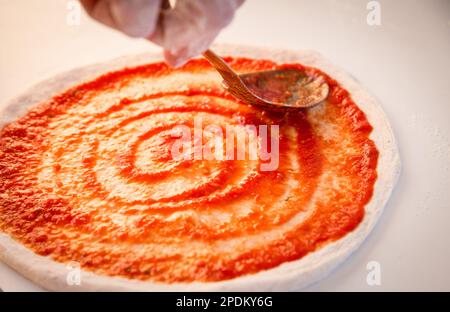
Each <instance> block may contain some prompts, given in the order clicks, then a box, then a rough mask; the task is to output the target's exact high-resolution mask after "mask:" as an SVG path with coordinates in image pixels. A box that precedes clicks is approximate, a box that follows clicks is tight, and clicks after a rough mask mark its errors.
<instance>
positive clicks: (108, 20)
mask: <svg viewBox="0 0 450 312" xmlns="http://www.w3.org/2000/svg"><path fill="white" fill-rule="evenodd" d="M80 1H81V3H82V4H83V6H84V8H85V9H86V11H87V12H88V14H89V15H90V16H91V17H93V18H94V19H96V20H98V21H100V22H102V23H103V24H105V25H107V26H110V27H112V28H115V29H117V30H120V31H122V32H123V33H125V34H127V35H129V36H132V37H143V38H147V39H149V40H150V41H152V42H154V43H156V44H158V45H160V46H161V47H163V48H164V57H165V58H166V60H167V62H168V63H169V64H170V65H172V66H180V65H182V64H184V63H185V62H186V61H187V60H189V59H190V58H192V57H195V56H197V55H199V54H201V53H202V52H203V51H205V50H206V49H208V47H209V46H210V45H211V43H212V42H213V41H214V39H215V38H216V37H217V35H218V34H219V33H220V31H221V30H222V29H223V28H224V27H226V26H227V25H228V24H229V23H230V22H231V20H232V19H233V16H234V12H235V11H236V10H237V9H238V8H239V6H240V5H241V4H242V3H243V2H244V0H178V1H177V2H176V5H175V7H174V8H172V9H166V10H164V9H162V5H161V4H162V0H127V1H124V0H80Z"/></svg>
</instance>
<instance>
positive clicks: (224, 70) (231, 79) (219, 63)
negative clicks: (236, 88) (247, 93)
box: [203, 50, 243, 86]
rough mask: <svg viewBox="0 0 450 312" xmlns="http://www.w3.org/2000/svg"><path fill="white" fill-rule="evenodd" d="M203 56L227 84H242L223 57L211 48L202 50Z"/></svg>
mask: <svg viewBox="0 0 450 312" xmlns="http://www.w3.org/2000/svg"><path fill="white" fill-rule="evenodd" d="M203 56H204V57H205V58H206V59H207V60H208V61H209V62H210V63H211V65H213V66H214V68H215V69H216V70H217V71H218V72H219V74H220V75H221V76H222V78H223V79H224V80H225V82H226V83H227V84H228V85H229V86H232V85H242V84H243V83H242V81H241V78H239V76H238V75H237V74H236V72H235V71H234V70H233V69H232V68H231V67H230V65H228V64H227V62H225V61H224V60H223V58H221V57H220V56H218V55H217V54H216V53H214V52H213V51H211V50H206V51H205V52H203Z"/></svg>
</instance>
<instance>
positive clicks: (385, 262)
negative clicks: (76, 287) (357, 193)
mask: <svg viewBox="0 0 450 312" xmlns="http://www.w3.org/2000/svg"><path fill="white" fill-rule="evenodd" d="M68 2H70V0H15V1H9V0H0V40H1V48H0V94H1V101H0V105H3V104H5V103H6V102H7V101H8V100H9V99H11V98H13V97H15V96H17V95H18V94H20V93H21V92H22V91H24V90H25V89H26V88H28V87H30V86H31V85H33V84H35V83H37V82H38V81H40V80H43V79H45V78H48V77H51V76H53V75H55V74H57V73H59V72H61V71H65V70H69V69H72V68H74V67H78V66H82V65H87V64H90V63H95V62H101V61H105V60H109V59H111V58H115V57H118V56H121V55H125V54H133V53H139V52H144V51H149V50H154V51H155V50H157V49H158V48H157V47H156V46H154V45H151V44H149V43H147V42H146V41H144V40H137V39H130V38H127V37H125V36H123V35H121V34H119V33H116V32H114V31H112V30H109V29H107V28H106V27H104V26H101V25H99V24H97V23H95V22H93V21H91V20H89V19H88V18H87V17H86V16H85V15H83V16H82V18H81V24H80V25H77V26H69V25H67V23H66V17H67V13H68V12H69V11H68V9H67V3H68ZM368 2H369V1H366V0H352V1H350V0H340V1H336V0H304V1H300V0H291V1H289V0H247V2H246V3H245V4H244V6H243V7H242V8H241V9H240V10H239V12H238V14H237V16H236V18H235V20H234V22H233V24H232V25H231V26H230V27H229V28H227V29H226V30H225V31H224V32H223V33H222V34H221V35H220V37H219V38H218V39H217V42H226V43H240V44H253V45H262V46H273V47H282V48H288V49H289V48H291V49H314V50H317V51H319V52H321V53H322V54H323V55H324V56H325V57H327V58H328V59H330V60H331V61H332V62H334V63H335V64H336V65H338V66H340V67H342V68H344V69H345V70H347V71H348V72H349V73H350V74H352V75H353V76H354V77H356V78H357V79H358V80H359V81H360V82H361V83H362V84H363V85H365V86H366V87H367V89H369V90H370V91H371V93H372V94H373V95H375V96H376V97H377V98H378V99H379V101H380V102H381V104H382V105H383V107H384V109H385V111H386V113H387V115H388V117H389V119H390V121H391V123H392V126H393V128H394V131H395V133H396V136H397V140H398V144H399V147H400V154H401V159H402V163H403V170H402V175H401V177H400V180H399V183H398V185H397V187H396V189H395V190H394V193H393V195H392V197H391V199H390V201H389V203H388V205H387V207H386V210H385V212H384V214H383V216H382V217H381V219H380V221H379V223H378V225H377V227H376V228H375V230H374V232H373V233H372V234H371V235H370V237H369V238H368V239H367V241H366V242H365V243H364V244H363V246H362V247H361V248H360V249H359V250H358V251H357V252H356V253H355V254H353V255H352V256H351V257H350V258H349V259H348V260H347V261H346V262H345V263H344V264H343V265H341V266H340V267H339V268H338V269H337V270H335V271H334V273H332V274H331V275H330V276H329V277H328V278H326V279H324V280H322V281H321V282H319V283H317V284H315V285H313V286H312V287H310V288H309V289H310V290H326V291H346V290H356V291H380V290H386V291H392V290H402V291H409V290H425V291H428V290H446V291H450V242H449V239H450V225H449V224H450V78H449V75H450V1H448V0H401V1H400V0H395V1H393V0H391V1H389V0H386V1H378V2H379V3H380V4H381V25H380V26H369V25H368V24H367V22H366V16H367V13H368V10H367V9H366V5H367V3H368ZM372 260H375V261H378V262H379V263H380V266H381V285H380V286H369V285H367V283H366V275H367V273H368V271H367V269H366V265H367V263H368V262H369V261H372ZM0 287H1V288H2V289H3V290H6V291H8V290H38V289H39V287H37V286H36V285H33V284H32V283H31V282H28V281H26V280H25V279H23V278H22V277H20V276H18V274H17V273H15V272H14V271H12V270H11V269H9V268H8V267H6V266H5V265H4V264H1V263H0Z"/></svg>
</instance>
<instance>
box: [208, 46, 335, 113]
mask: <svg viewBox="0 0 450 312" xmlns="http://www.w3.org/2000/svg"><path fill="white" fill-rule="evenodd" d="M203 56H204V57H205V58H206V59H207V60H208V61H209V62H210V63H211V65H212V66H214V68H215V69H216V70H217V71H218V72H219V74H220V75H221V76H222V78H223V82H222V84H223V85H224V87H225V89H227V91H228V92H230V93H231V94H232V95H234V96H235V97H236V98H238V99H240V100H242V101H244V102H246V103H249V104H252V105H256V106H260V107H264V108H265V109H269V110H277V111H280V110H286V109H299V108H307V107H311V106H314V105H317V104H319V103H320V102H322V101H323V100H325V98H326V97H327V96H328V91H329V88H328V84H327V83H326V82H325V80H324V79H323V78H322V77H320V76H314V75H313V74H309V73H307V72H305V71H302V70H297V69H281V70H268V71H260V72H254V73H248V74H242V75H239V74H237V73H236V72H235V71H234V70H233V69H232V68H231V67H230V66H229V65H228V64H227V63H226V62H225V61H224V60H223V59H222V58H221V57H220V56H218V55H217V54H215V53H214V52H213V51H211V50H206V51H205V52H204V53H203Z"/></svg>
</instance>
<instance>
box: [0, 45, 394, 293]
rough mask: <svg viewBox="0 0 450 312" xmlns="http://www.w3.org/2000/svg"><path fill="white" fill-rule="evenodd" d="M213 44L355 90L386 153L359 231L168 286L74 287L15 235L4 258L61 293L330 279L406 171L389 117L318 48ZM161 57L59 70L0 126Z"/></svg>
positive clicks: (113, 283)
mask: <svg viewBox="0 0 450 312" xmlns="http://www.w3.org/2000/svg"><path fill="white" fill-rule="evenodd" d="M213 49H214V50H215V51H216V52H217V53H219V54H222V55H230V56H237V57H239V56H246V57H250V58H255V59H258V58H265V59H270V60H273V61H275V62H278V63H295V62H298V63H301V64H304V65H307V66H312V67H316V68H318V69H320V70H322V71H324V72H325V73H327V74H328V75H329V76H331V77H332V78H334V79H335V80H337V81H338V82H339V83H340V84H341V86H342V87H343V88H345V89H346V90H347V91H349V93H350V94H351V97H352V99H353V100H354V102H355V103H356V104H357V105H358V107H359V108H360V109H361V110H362V111H363V112H364V113H365V114H366V116H367V119H368V121H369V123H370V124H371V125H372V126H373V131H372V133H371V135H370V139H372V140H373V141H374V142H375V145H376V147H377V149H378V151H379V152H380V154H379V159H378V164H377V173H378V178H377V180H376V182H375V186H374V193H373V197H372V199H371V200H370V202H369V203H368V204H367V205H366V206H365V216H364V219H363V220H362V222H361V223H360V224H359V225H358V226H357V228H356V229H355V230H353V231H352V232H350V233H348V234H347V235H345V236H344V237H342V238H341V239H339V240H337V241H334V242H332V243H329V244H328V245H326V246H325V247H323V248H320V249H319V250H317V251H315V252H311V253H309V254H308V255H306V256H304V257H302V258H301V259H299V260H295V261H291V262H285V263H283V264H281V265H280V266H278V267H275V268H272V269H269V270H265V271H261V272H258V273H255V274H251V275H245V276H241V277H237V278H234V279H231V280H226V281H220V282H207V283H206V282H192V283H173V284H163V283H157V282H152V281H138V280H129V279H125V278H118V277H109V276H101V275H98V274H95V273H92V272H87V271H83V270H81V284H80V285H69V283H67V276H68V273H69V272H70V267H67V265H66V264H62V263H58V262H55V261H53V260H52V259H50V258H48V257H44V256H39V255H37V254H35V253H34V252H33V251H31V250H30V249H28V248H26V247H25V246H23V245H22V244H21V243H19V242H16V241H15V240H14V239H12V238H11V237H10V236H8V235H6V234H4V233H0V260H1V261H3V262H5V263H6V264H7V265H9V266H11V267H12V268H13V269H15V270H16V271H18V272H19V273H21V274H22V275H24V276H25V277H26V278H28V279H30V280H31V281H33V282H35V283H36V284H38V285H41V286H42V287H44V288H46V289H48V290H57V291H229V290H232V291H290V290H300V289H301V288H303V287H305V286H307V285H310V284H311V283H313V282H316V281H318V280H319V279H321V278H323V277H325V276H326V275H327V274H328V273H330V271H332V270H333V269H334V268H335V267H336V266H338V265H339V264H340V263H341V262H343V261H344V260H345V259H346V258H347V257H348V256H349V255H350V254H351V253H352V252H353V251H355V250H356V249H357V248H358V247H359V246H360V245H361V243H362V242H363V241H364V240H365V239H366V237H367V236H368V235H369V233H370V232H371V230H372V229H373V227H374V226H375V223H376V222H377V220H378V218H379V217H380V215H381V213H382V211H383V208H384V206H385V204H386V202H387V200H388V199H389V197H390V195H391V192H392V190H393V188H394V186H395V184H396V182H397V180H398V176H399V173H400V158H399V153H398V148H397V145H396V142H395V138H394V135H393V132H392V129H391V126H390V125H389V122H388V119H387V117H386V115H385V113H384V112H383V110H382V108H381V107H380V105H379V104H378V103H377V101H376V100H375V99H374V98H373V97H372V96H371V95H370V94H368V93H367V91H365V90H364V89H363V88H362V87H361V86H360V85H359V84H358V83H357V82H356V81H355V80H354V79H352V78H351V77H350V76H349V75H348V74H346V73H345V72H344V71H342V70H341V69H338V68H336V67H335V66H333V65H331V64H330V63H329V62H328V61H326V60H325V59H324V58H323V57H322V56H321V55H320V54H318V53H317V52H314V51H286V50H281V49H272V48H256V47H248V46H241V45H216V46H214V47H213ZM161 60H162V56H161V55H158V54H140V55H135V56H126V57H122V58H119V59H116V60H113V61H110V62H106V63H102V64H95V65H91V66H87V67H83V68H79V69H74V70H72V71H69V72H66V73H63V74H60V75H58V76H56V77H54V78H51V79H49V80H46V81H43V82H41V83H39V84H38V85H36V86H34V87H33V88H31V89H30V90H28V91H27V92H25V93H24V94H23V95H21V96H19V97H18V98H16V99H14V100H13V101H11V102H10V103H8V104H7V105H6V107H5V108H4V110H3V111H2V112H1V114H0V127H3V126H4V125H5V124H6V123H9V122H12V121H14V120H15V119H17V118H18V117H19V116H22V115H24V114H25V113H26V112H27V110H28V109H29V108H30V107H31V106H33V105H35V104H37V103H39V102H42V101H45V100H47V99H49V98H51V97H52V96H53V95H55V94H57V93H59V92H61V91H63V90H65V89H67V88H69V87H71V86H73V85H76V84H79V83H81V82H83V81H87V80H90V79H93V78H95V77H97V76H99V75H100V74H102V73H106V72H110V71H113V70H117V69H121V68H123V67H132V66H137V65H140V64H146V63H151V62H156V61H161Z"/></svg>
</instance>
